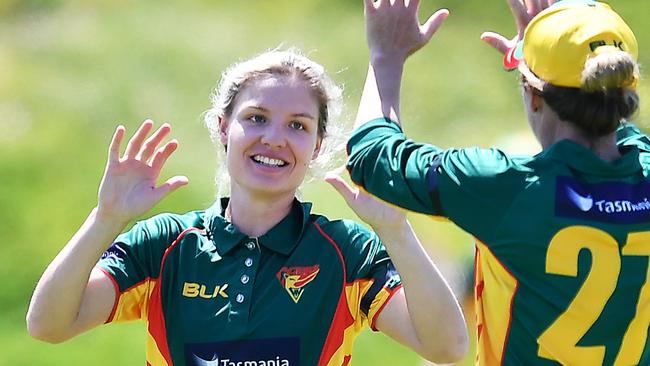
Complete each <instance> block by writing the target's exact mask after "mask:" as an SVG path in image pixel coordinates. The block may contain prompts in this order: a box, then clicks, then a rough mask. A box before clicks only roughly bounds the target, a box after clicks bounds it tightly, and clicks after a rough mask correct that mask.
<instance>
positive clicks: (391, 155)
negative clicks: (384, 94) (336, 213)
mask: <svg viewBox="0 0 650 366" xmlns="http://www.w3.org/2000/svg"><path fill="white" fill-rule="evenodd" d="M347 152H348V163H347V168H348V170H349V172H350V177H351V178H352V181H353V182H355V183H356V184H357V185H359V186H361V187H363V188H364V189H365V190H366V191H368V192H370V193H372V194H373V195H375V196H377V197H380V198H381V199H383V200H385V201H388V202H390V203H393V204H395V205H398V206H401V207H404V208H406V209H409V210H411V211H416V212H420V213H424V214H429V215H432V214H433V215H440V214H441V212H440V207H436V205H435V202H433V201H432V199H431V196H430V195H429V191H430V189H429V182H428V177H427V173H428V171H429V168H431V167H432V166H436V165H437V164H438V162H439V159H440V154H441V153H442V150H441V149H439V148H437V147H435V146H432V145H428V144H418V143H415V142H413V141H412V140H410V139H407V138H406V136H405V135H404V133H403V132H402V129H401V127H400V126H399V125H398V124H397V123H395V122H393V121H391V120H388V119H383V118H381V119H376V120H373V121H370V122H368V123H366V124H364V125H363V126H362V127H360V128H359V129H358V130H356V131H355V133H354V134H353V135H352V137H351V138H350V140H349V141H348V145H347Z"/></svg>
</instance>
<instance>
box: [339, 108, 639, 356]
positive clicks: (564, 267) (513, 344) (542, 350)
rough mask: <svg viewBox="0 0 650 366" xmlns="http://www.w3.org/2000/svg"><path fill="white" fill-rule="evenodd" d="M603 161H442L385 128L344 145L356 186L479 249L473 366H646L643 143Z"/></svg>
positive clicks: (493, 157)
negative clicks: (463, 235)
mask: <svg viewBox="0 0 650 366" xmlns="http://www.w3.org/2000/svg"><path fill="white" fill-rule="evenodd" d="M618 132H619V136H618V137H619V147H620V151H621V154H622V157H621V158H620V159H619V160H617V161H615V162H611V163H610V162H605V161H602V160H601V159H599V158H598V157H597V156H596V155H595V154H594V153H593V152H592V151H590V150H588V149H586V148H584V147H582V146H581V145H578V144H576V143H573V142H571V141H569V140H563V141H559V142H557V143H556V144H554V145H552V146H550V147H548V148H547V149H545V150H544V151H542V152H541V153H539V154H538V155H535V156H522V157H516V156H511V155H508V154H506V153H504V152H503V151H500V150H498V149H479V148H467V149H449V150H442V149H439V148H437V147H435V146H431V145H427V144H418V143H415V142H413V141H412V140H409V139H407V138H406V137H405V136H404V134H403V132H402V130H401V127H400V126H399V125H398V124H396V123H394V122H392V121H390V120H385V119H378V120H373V121H371V122H369V123H367V124H366V125H364V126H363V127H361V128H360V129H358V130H357V131H356V132H355V134H354V136H353V137H352V139H351V140H350V142H349V143H348V153H349V162H348V169H349V170H350V173H351V176H352V179H353V181H354V182H356V183H357V184H359V185H360V186H362V187H364V188H365V189H366V190H368V191H369V192H371V193H373V194H374V195H376V196H378V197H380V198H382V199H384V200H387V201H389V202H392V203H394V204H396V205H399V206H402V207H404V208H407V209H410V210H413V211H418V212H422V213H426V214H430V215H438V216H443V217H446V218H448V219H450V220H451V221H453V222H454V223H456V224H457V225H458V226H460V227H461V228H462V229H464V230H465V231H467V232H469V233H471V234H473V235H474V236H475V237H476V239H477V251H476V252H477V255H476V261H475V297H476V311H477V320H478V330H477V331H478V357H477V364H478V365H490V366H491V365H526V366H531V365H558V364H564V365H637V364H643V365H648V364H650V346H649V344H648V326H649V324H650V306H648V304H650V284H649V283H648V279H649V277H650V268H649V266H648V258H650V201H649V199H650V181H649V180H648V175H649V174H650V152H649V148H650V144H649V143H648V142H649V141H648V139H647V137H645V136H644V135H642V134H641V133H640V132H639V131H638V130H637V129H636V128H635V127H633V126H631V125H626V126H624V127H623V128H621V130H620V131H618Z"/></svg>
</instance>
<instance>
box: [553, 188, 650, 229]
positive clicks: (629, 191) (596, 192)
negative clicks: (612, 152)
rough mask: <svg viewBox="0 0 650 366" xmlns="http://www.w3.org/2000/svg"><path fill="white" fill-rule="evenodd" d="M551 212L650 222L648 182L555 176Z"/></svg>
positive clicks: (607, 220)
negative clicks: (591, 181)
mask: <svg viewBox="0 0 650 366" xmlns="http://www.w3.org/2000/svg"><path fill="white" fill-rule="evenodd" d="M555 215H556V216H559V217H568V218H577V219H583V220H591V221H598V222H605V223H613V224H638V223H643V222H648V221H650V182H648V181H643V182H640V183H637V184H628V183H622V182H603V183H593V184H588V183H583V182H579V181H577V180H575V179H574V178H571V177H557V181H556V185H555Z"/></svg>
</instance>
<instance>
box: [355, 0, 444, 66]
mask: <svg viewBox="0 0 650 366" xmlns="http://www.w3.org/2000/svg"><path fill="white" fill-rule="evenodd" d="M364 3H365V16H366V37H367V40H368V46H369V47H370V56H371V58H373V57H382V56H391V57H398V58H400V59H401V60H400V61H404V60H406V58H407V57H408V56H410V55H411V54H413V53H414V52H416V51H417V50H419V49H420V48H422V47H423V46H424V45H426V44H427V43H428V42H429V40H431V37H432V36H433V34H434V33H435V32H436V30H438V28H439V27H440V25H441V24H442V22H443V21H444V20H445V19H446V18H447V16H448V15H449V11H448V10H447V9H441V10H438V11H437V12H435V13H434V14H433V15H431V16H430V17H429V19H428V20H427V21H426V22H425V23H424V24H420V21H419V20H418V9H419V7H420V0H364Z"/></svg>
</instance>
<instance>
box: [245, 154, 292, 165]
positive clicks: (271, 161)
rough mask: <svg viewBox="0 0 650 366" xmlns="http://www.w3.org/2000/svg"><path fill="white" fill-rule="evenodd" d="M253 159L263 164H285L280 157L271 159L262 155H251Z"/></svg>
mask: <svg viewBox="0 0 650 366" xmlns="http://www.w3.org/2000/svg"><path fill="white" fill-rule="evenodd" d="M253 160H255V161H257V162H258V163H262V164H264V165H269V166H284V165H286V164H287V163H285V162H284V161H282V160H280V159H272V158H269V157H266V156H262V155H255V156H253Z"/></svg>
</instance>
